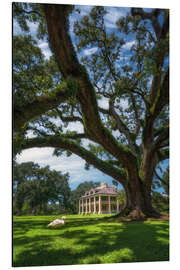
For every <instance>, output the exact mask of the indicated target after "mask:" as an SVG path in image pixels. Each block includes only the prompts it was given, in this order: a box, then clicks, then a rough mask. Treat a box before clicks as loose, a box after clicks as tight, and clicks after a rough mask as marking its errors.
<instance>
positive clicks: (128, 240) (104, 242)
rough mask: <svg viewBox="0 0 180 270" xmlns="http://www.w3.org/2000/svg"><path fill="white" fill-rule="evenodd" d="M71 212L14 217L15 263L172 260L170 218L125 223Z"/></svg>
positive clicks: (24, 264) (61, 263)
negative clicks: (61, 221) (54, 224)
mask: <svg viewBox="0 0 180 270" xmlns="http://www.w3.org/2000/svg"><path fill="white" fill-rule="evenodd" d="M99 217H100V216H99V215H98V216H95V215H92V216H80V215H68V216H67V223H66V224H65V225H62V226H60V227H59V228H49V227H47V224H48V223H49V222H50V221H52V220H53V219H55V218H57V216H35V217H33V216H23V217H14V219H13V224H14V225H13V266H17V267H20V266H24V267H25V266H50V265H73V264H100V263H122V262H147V261H151V262H152V261H168V260H169V222H168V221H141V222H140V221H139V222H121V221H120V220H119V219H118V218H116V219H115V218H113V217H110V218H109V219H103V215H101V218H99Z"/></svg>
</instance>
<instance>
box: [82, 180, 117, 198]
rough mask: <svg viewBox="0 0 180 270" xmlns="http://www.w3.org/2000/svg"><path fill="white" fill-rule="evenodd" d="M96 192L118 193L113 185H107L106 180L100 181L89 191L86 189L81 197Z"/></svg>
mask: <svg viewBox="0 0 180 270" xmlns="http://www.w3.org/2000/svg"><path fill="white" fill-rule="evenodd" d="M96 194H97V195H98V194H105V195H118V190H117V189H116V188H114V187H109V186H108V185H107V183H106V182H103V183H101V185H100V187H96V188H91V189H90V190H89V191H86V192H85V194H84V195H83V196H82V197H87V196H91V195H96Z"/></svg>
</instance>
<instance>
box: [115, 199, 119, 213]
mask: <svg viewBox="0 0 180 270" xmlns="http://www.w3.org/2000/svg"><path fill="white" fill-rule="evenodd" d="M116 202H117V213H119V201H118V200H116Z"/></svg>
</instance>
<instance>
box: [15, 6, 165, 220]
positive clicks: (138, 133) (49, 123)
mask: <svg viewBox="0 0 180 270" xmlns="http://www.w3.org/2000/svg"><path fill="white" fill-rule="evenodd" d="M13 8H14V18H15V20H16V21H17V22H18V23H19V24H20V25H21V27H22V29H23V30H24V31H28V24H27V22H28V21H31V22H32V21H33V22H36V23H37V25H38V27H39V28H38V38H39V39H40V38H45V39H47V40H48V42H49V45H50V48H51V51H52V53H53V56H52V58H51V66H53V69H50V68H47V67H49V62H50V60H46V61H45V60H41V55H40V54H41V52H37V55H36V56H33V57H32V59H31V57H29V56H32V54H33V53H34V54H35V53H36V50H34V49H33V52H32V51H30V52H29V56H28V52H27V55H26V56H24V55H25V54H23V58H20V62H22V65H21V68H19V66H18V67H15V72H16V77H14V80H15V83H14V85H15V86H16V89H15V90H14V93H15V94H14V95H15V98H14V126H15V130H16V132H15V142H14V145H15V151H16V152H18V151H21V150H23V149H27V148H32V147H53V148H55V152H54V153H55V154H56V155H60V154H61V153H62V152H63V151H67V154H68V155H69V154H71V153H74V154H76V155H78V156H80V157H81V158H83V159H84V160H85V161H86V165H87V166H89V165H90V166H91V165H92V166H94V167H95V168H97V169H99V170H101V171H102V172H104V173H105V174H107V175H109V176H111V177H113V178H114V179H115V180H116V181H118V182H119V183H121V185H122V186H123V188H124V190H125V192H126V197H127V200H126V201H127V203H126V208H125V209H124V213H127V214H129V215H133V216H134V217H137V218H138V217H140V216H144V215H145V216H158V215H159V213H158V212H157V211H156V210H155V209H154V208H153V206H152V202H151V189H152V184H153V177H154V174H155V170H156V167H157V166H158V164H159V163H160V162H162V161H163V160H165V159H167V158H168V154H169V148H168V145H169V144H168V139H169V123H168V116H169V115H168V103H169V64H168V63H169V62H168V57H169V12H168V10H164V9H152V10H149V11H148V12H147V11H145V10H143V9H142V8H132V9H131V10H130V12H129V13H126V15H125V16H123V17H122V16H121V17H120V18H119V19H118V20H117V22H116V29H115V28H111V29H110V28H108V27H107V23H106V15H107V12H108V9H107V8H104V7H92V9H91V11H90V12H89V14H88V15H86V16H80V15H77V14H78V12H80V11H79V10H78V9H75V7H74V6H71V5H54V4H42V5H38V4H29V5H27V4H21V3H18V4H17V3H15V4H14V7H13ZM75 14H76V15H75ZM72 16H76V17H77V18H78V20H77V21H76V22H75V23H74V30H73V32H74V34H75V35H76V38H74V36H73V38H72V35H70V29H69V26H70V18H72ZM29 41H30V43H31V45H32V40H31V39H30V40H29ZM33 46H35V47H37V45H36V44H33ZM128 47H129V51H128V53H127V50H126V51H125V48H126V49H127V48H128ZM33 48H34V47H33ZM90 49H91V54H88V55H86V57H81V56H82V52H83V51H84V50H90ZM14 51H15V52H16V51H17V55H19V54H20V51H22V48H21V47H18V46H15V47H14ZM15 55H16V54H15ZM34 57H35V59H36V61H34ZM38 59H40V60H41V61H40V60H38ZM23 61H24V62H23ZM29 61H30V62H31V65H30V66H29V67H30V68H25V65H26V64H27V63H29ZM33 61H34V62H33ZM38 61H40V62H39V63H38ZM32 62H33V63H32ZM17 63H18V65H19V62H17ZM33 65H37V68H38V66H39V67H40V69H38V71H37V73H38V72H40V71H41V74H39V76H36V75H37V73H36V72H35V73H33ZM31 69H32V70H31ZM22 70H23V73H24V74H27V79H25V80H24V79H23V78H24V77H21V75H20V72H21V71H22ZM28 74H30V75H32V74H33V76H32V78H33V80H34V82H35V83H33V84H32V86H31V87H32V88H34V91H31V90H32V89H29V82H30V81H29V78H30V77H29V75H28ZM57 74H58V76H57ZM42 78H43V79H42ZM16 80H19V81H20V83H19V84H17V85H16ZM19 93H20V95H18V94H19ZM21 93H23V95H24V93H26V94H28V93H32V95H31V98H27V100H26V101H23V102H22V103H21V102H19V100H20V101H21V100H22V99H23V98H22V96H23V95H21ZM32 96H33V98H32ZM104 100H106V101H108V104H109V105H108V107H106V108H105V107H103V106H100V104H101V101H104ZM69 123H79V125H80V126H81V127H82V129H83V132H81V133H80V132H79V133H78V132H77V131H74V132H72V131H68V130H67V126H68V124H69ZM29 131H33V132H34V137H32V138H30V137H28V136H27V134H28V132H29ZM87 142H88V143H87Z"/></svg>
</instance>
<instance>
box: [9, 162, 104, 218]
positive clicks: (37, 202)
mask: <svg viewBox="0 0 180 270" xmlns="http://www.w3.org/2000/svg"><path fill="white" fill-rule="evenodd" d="M99 184H100V183H99V182H93V181H90V182H86V181H85V182H84V183H81V184H79V185H78V187H77V188H76V189H75V190H71V189H70V186H69V174H68V173H66V174H62V172H60V171H56V170H51V169H50V167H49V166H45V167H40V166H39V165H38V164H37V163H34V162H26V163H21V164H18V163H17V162H16V161H14V163H13V214H14V215H24V214H32V215H36V214H37V215H39V214H61V213H77V212H78V200H79V197H80V196H82V195H83V194H84V193H85V191H87V190H89V189H91V188H93V187H97V186H98V185H99Z"/></svg>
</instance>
